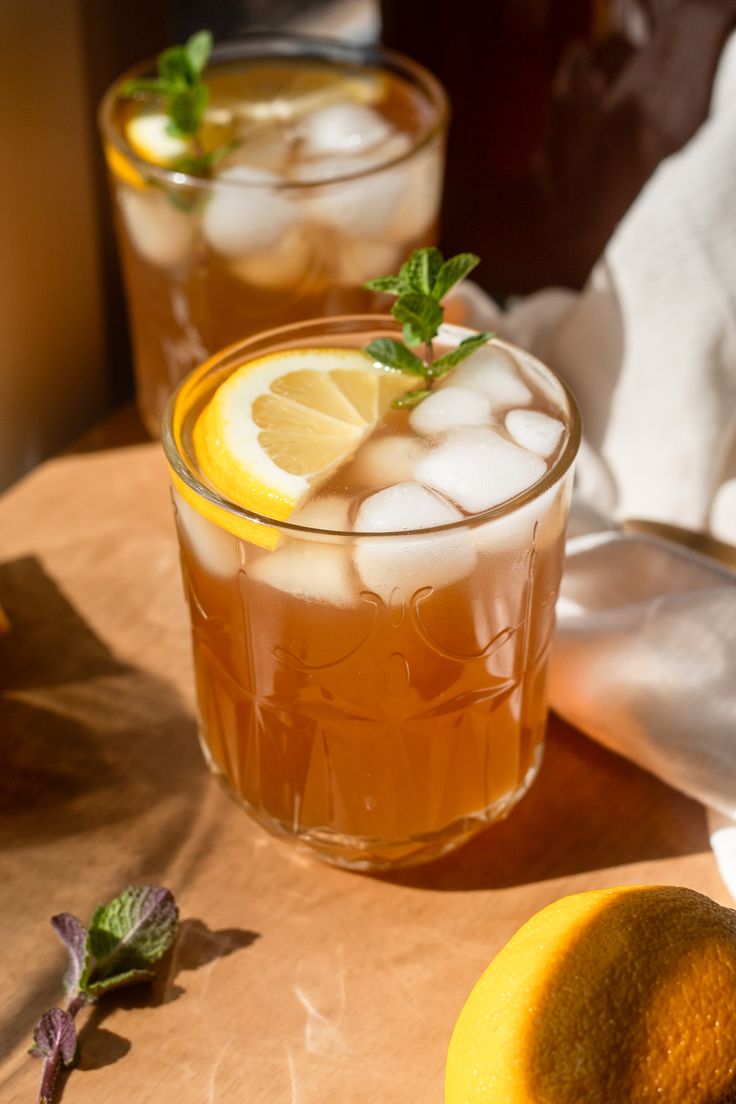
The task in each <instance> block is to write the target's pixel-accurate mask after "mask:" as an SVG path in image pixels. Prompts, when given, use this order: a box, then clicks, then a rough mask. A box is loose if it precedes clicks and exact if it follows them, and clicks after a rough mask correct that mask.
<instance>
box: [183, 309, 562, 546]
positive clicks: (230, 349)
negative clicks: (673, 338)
mask: <svg viewBox="0 0 736 1104" xmlns="http://www.w3.org/2000/svg"><path fill="white" fill-rule="evenodd" d="M330 327H333V330H334V328H335V327H337V328H338V332H342V333H351V332H356V331H358V330H363V329H365V330H370V331H377V330H386V331H390V332H393V333H396V332H399V331H400V330H401V327H400V325H399V324H398V323H397V322H396V321H395V320H394V319H393V318H392V317H391V316H390V315H381V314H355V315H336V316H333V317H331V318H330V317H328V318H318V319H313V320H308V321H305V322H293V323H290V324H289V325H287V326H278V327H276V328H274V329H271V330H264V331H263V332H261V333H259V334H252V335H251V336H249V337H247V338H244V339H242V340H240V341H236V342H233V343H232V344H231V345H228V346H226V347H225V348H224V349H221V350H219V351H218V352H217V353H215V354H213V356H211V357H209V358H208V359H207V360H206V361H204V362H203V363H202V364H200V365H199V366H198V367H197V368H195V369H194V370H193V371H192V372H190V373H189V374H188V375H187V376H185V378H184V379H183V380H182V381H181V382H180V383H179V385H178V386H177V387H176V389H175V390H174V391H173V392H172V394H171V395H170V397H169V400H168V402H167V404H166V410H165V412H164V416H163V422H162V433H161V443H162V445H163V449H164V452H165V454H166V459H167V461H168V463H169V465H170V467H171V469H172V472H173V473H174V474H175V475H176V476H178V477H179V479H181V480H182V481H183V482H184V483H185V484H186V485H187V486H188V487H189V489H190V490H191V491H193V492H194V493H195V494H196V495H199V496H200V497H202V498H204V499H205V500H206V501H208V502H209V503H210V504H211V505H212V506H214V507H215V508H216V509H218V510H222V511H224V512H225V513H226V514H231V515H234V516H235V517H237V518H240V519H242V520H244V521H247V522H251V523H253V524H255V525H258V526H262V527H263V528H271V529H275V530H277V531H278V532H280V533H282V534H284V535H287V536H288V535H290V534H291V535H294V534H298V535H299V536H301V537H303V538H310V537H311V538H312V539H314V538H322V537H327V538H329V539H331V540H333V539H334V538H341V540H340V543H346V539H349V540H350V541H351V542H353V543H354V542H356V541H362V540H364V539H367V540H381V539H383V540H391V539H398V540H400V539H403V540H408V539H416V538H418V537H419V538H421V537H428V536H430V535H432V534H437V533H448V532H453V531H454V530H463V529H468V528H473V527H475V526H476V525H481V524H484V523H486V522H490V521H495V520H497V519H500V518H504V517H508V516H510V515H512V514H515V513H516V512H517V511H518V510H520V509H522V508H523V507H524V506H526V505H527V504H528V503H531V502H534V501H536V500H537V499H539V498H541V497H542V496H543V495H544V494H545V493H546V492H547V491H548V490H550V489H551V488H552V487H553V486H555V484H557V483H559V482H560V480H561V479H562V478H563V477H564V476H565V475H566V473H567V472H568V470H569V469H570V467H571V466H572V464H573V461H574V460H575V457H576V456H577V453H578V449H579V447H580V439H581V421H580V413H579V410H578V407H577V403H576V402H575V398H574V396H573V394H572V392H571V391H570V389H569V388H568V387H567V385H566V384H565V383H564V382H563V380H561V379H560V377H559V376H558V375H557V374H556V373H555V372H553V371H552V369H551V368H548V367H547V365H546V364H544V363H543V362H542V361H541V360H539V358H538V357H535V356H534V355H533V354H532V353H528V352H527V351H526V350H525V349H522V348H521V347H520V346H518V345H514V344H513V343H512V342H509V341H504V340H502V339H501V338H496V337H494V338H492V341H493V344H494V345H496V346H497V347H499V348H501V349H504V350H505V351H507V352H509V353H511V355H512V356H519V355H521V356H522V357H523V358H525V359H526V360H527V361H529V362H531V364H532V366H533V367H534V368H535V370H537V371H541V374H542V375H543V376H544V377H545V378H547V379H548V380H552V381H553V382H554V384H555V385H556V386H557V387H559V389H560V391H561V394H562V396H563V397H564V399H565V401H566V403H567V411H566V413H567V415H568V417H569V427H568V437H567V441H566V442H565V446H564V448H563V450H562V452H561V453H560V455H559V456H558V457H557V459H556V460H555V461H554V463H553V464H552V465H551V467H550V468H548V470H547V471H546V472H545V473H544V475H543V476H542V477H541V478H540V479H538V480H537V481H536V482H535V483H532V485H531V486H530V487H527V488H526V490H524V491H521V492H520V493H519V494H517V495H514V496H512V497H511V498H507V499H504V501H503V502H501V503H499V504H498V505H496V506H492V507H490V508H489V509H487V510H482V511H480V512H479V513H477V514H472V515H468V516H464V517H462V518H459V519H458V520H457V521H451V522H445V523H443V524H442V525H433V526H427V527H425V528H420V529H395V530H390V531H385V532H384V531H377V530H368V531H365V532H363V531H356V530H353V529H328V528H324V527H320V526H316V525H303V524H299V523H297V522H292V521H279V520H277V519H275V518H269V517H268V516H267V515H265V514H259V513H257V512H256V511H254V510H248V509H247V508H246V507H244V506H239V505H238V504H237V503H235V502H232V501H231V500H230V499H228V498H226V497H225V496H224V495H221V494H219V492H218V491H217V490H215V489H214V488H213V487H211V486H209V485H208V484H207V483H204V482H203V481H202V480H201V479H200V478H199V477H198V476H197V475H196V474H195V473H194V472H193V471H192V470H191V468H190V467H189V465H188V464H187V463H186V460H185V458H184V457H183V456H182V455H181V451H180V449H179V446H178V444H177V441H176V436H175V431H174V424H173V423H174V411H175V408H176V404H177V401H178V399H179V397H180V394H181V392H182V391H183V389H184V388H185V387H187V386H190V385H191V383H192V381H193V380H194V379H195V377H197V378H199V377H202V378H204V377H206V376H207V375H208V374H209V373H210V372H212V371H214V370H216V369H217V368H218V367H220V366H222V365H223V364H224V363H225V362H226V361H227V360H229V359H232V358H235V357H237V356H238V355H239V354H240V353H241V351H243V350H247V348H248V346H249V345H253V344H255V343H256V342H257V343H258V344H259V345H260V344H261V343H267V342H269V341H270V340H274V341H275V340H276V339H277V338H280V339H287V340H288V338H289V336H290V335H292V334H293V335H296V334H297V333H298V332H299V331H301V332H302V333H303V332H304V331H305V330H309V331H312V332H313V335H314V336H315V337H316V336H321V335H322V334H324V335H325V337H326V338H329V332H330ZM443 328H444V329H447V328H450V329H452V331H453V333H454V334H461V335H467V336H469V335H471V334H472V333H476V332H477V331H475V330H471V329H469V328H468V327H465V326H456V325H452V324H449V323H445V324H444V326H443ZM265 351H266V350H264V351H263V352H264V353H265ZM246 362H247V358H245V359H244V360H243V363H246ZM212 524H217V523H216V522H214V521H213V522H212Z"/></svg>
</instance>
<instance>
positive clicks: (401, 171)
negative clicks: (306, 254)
mask: <svg viewBox="0 0 736 1104" xmlns="http://www.w3.org/2000/svg"><path fill="white" fill-rule="evenodd" d="M408 144H409V138H408V136H407V135H405V134H397V135H394V137H393V138H391V139H390V140H389V141H388V142H385V143H383V144H381V145H380V146H375V147H374V148H373V149H372V150H369V151H367V153H365V154H364V155H363V156H358V155H354V156H349V157H348V156H346V157H342V158H339V159H338V158H332V159H328V160H323V161H319V162H314V163H312V164H310V163H305V164H303V165H301V166H299V168H298V170H297V171H296V173H295V177H296V179H298V180H301V181H318V180H319V181H321V180H327V181H329V180H330V178H331V177H335V178H339V177H345V176H347V177H351V179H347V180H339V179H335V182H334V183H332V184H331V183H325V184H322V185H320V186H317V185H315V187H314V189H313V190H310V192H309V194H308V195H306V196H305V199H304V203H305V205H306V206H307V209H308V210H309V213H310V215H311V216H312V218H314V219H316V220H317V221H318V222H322V223H324V224H325V225H327V226H332V227H333V228H334V229H336V230H340V231H341V232H342V233H344V234H348V235H349V236H350V237H353V238H374V237H381V236H383V233H384V231H385V229H386V227H387V226H388V224H389V223H390V222H391V220H392V219H393V217H394V215H395V213H396V210H397V209H398V206H399V204H400V202H401V200H402V198H403V196H404V194H405V192H406V188H407V178H406V173H407V170H406V166H404V165H402V164H399V165H393V166H389V167H388V168H385V169H380V168H379V167H378V166H380V165H381V164H383V163H384V162H386V161H393V160H394V159H395V158H397V157H400V156H401V154H402V152H403V151H404V150H406V148H407V146H408Z"/></svg>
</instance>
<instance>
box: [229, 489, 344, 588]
mask: <svg viewBox="0 0 736 1104" xmlns="http://www.w3.org/2000/svg"><path fill="white" fill-rule="evenodd" d="M289 521H293V522H294V524H295V525H305V526H308V527H309V528H313V529H327V530H332V531H335V532H348V531H349V529H350V526H349V523H348V499H346V498H341V497H340V496H339V495H323V496H320V495H317V496H316V497H315V498H310V499H308V500H307V501H306V502H305V503H304V504H303V505H302V506H300V507H299V509H298V510H295V511H294V513H293V514H292V515H291V517H290V518H289ZM348 540H349V538H346V542H347V541H348ZM250 575H251V577H252V578H254V579H257V580H259V581H260V582H262V583H268V585H269V586H272V587H275V588H276V589H277V590H280V591H283V592H284V593H285V594H292V595H294V596H295V597H297V598H303V599H304V600H305V601H309V602H327V603H329V604H330V605H332V606H340V607H346V606H351V605H354V604H356V603H357V600H358V595H357V591H356V589H355V586H354V584H353V583H352V576H351V548H350V545H349V543H340V542H339V541H335V540H333V541H330V539H329V538H328V537H324V538H319V537H315V539H310V538H309V537H308V536H307V535H306V534H305V535H302V534H299V535H297V534H294V535H293V536H287V537H285V538H284V541H283V543H282V544H281V546H280V547H279V548H277V549H276V551H275V552H270V553H267V554H265V555H264V556H262V557H260V558H259V559H257V560H256V561H255V563H254V564H253V565H252V567H251V570H250Z"/></svg>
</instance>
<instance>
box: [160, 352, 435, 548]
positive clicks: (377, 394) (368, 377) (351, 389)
mask: <svg viewBox="0 0 736 1104" xmlns="http://www.w3.org/2000/svg"><path fill="white" fill-rule="evenodd" d="M205 367H206V366H205ZM201 371H202V370H200V372H201ZM415 384H416V378H415V377H412V376H408V375H405V374H402V373H399V372H394V371H391V370H387V369H384V368H382V367H381V366H379V365H377V364H375V363H374V362H372V361H371V360H370V359H369V358H368V357H367V356H366V355H365V354H364V353H362V352H360V351H359V350H355V349H341V348H333V349H298V350H286V351H283V352H277V353H271V354H268V355H266V356H263V357H259V358H257V359H255V360H252V361H250V362H248V363H246V364H244V365H242V366H241V367H240V368H238V369H237V370H236V371H235V372H233V373H232V375H230V376H229V377H228V378H227V379H226V380H225V381H224V382H223V383H222V384H221V385H220V386H219V387H218V388H217V390H216V391H215V393H214V395H213V396H212V398H211V399H210V401H209V403H208V404H207V405H206V406H205V408H204V410H203V411H202V413H201V414H200V415H199V417H198V418H197V421H196V422H195V424H194V428H193V432H192V440H193V444H194V452H195V455H196V457H197V462H198V465H199V468H200V470H201V472H202V474H203V475H204V476H205V478H206V479H207V480H208V481H209V483H210V484H211V486H212V487H213V488H214V489H216V491H217V493H218V494H220V495H221V496H222V497H223V498H226V499H228V500H229V501H231V502H233V503H235V504H237V505H239V506H242V507H243V508H244V509H246V510H250V511H252V512H254V513H257V514H260V515H265V516H266V517H271V518H274V520H276V521H285V520H286V519H287V518H288V517H289V516H290V515H291V513H292V512H293V511H294V509H296V507H297V506H298V505H299V504H300V503H301V502H302V501H303V499H304V498H305V496H306V495H307V493H308V492H309V490H310V488H312V487H313V486H315V485H316V484H318V483H319V482H321V481H322V480H323V479H324V478H325V477H326V476H327V475H328V474H329V473H330V472H331V471H333V470H334V469H335V467H337V466H338V465H339V464H340V463H342V462H343V461H344V460H346V459H347V458H348V457H349V456H350V455H352V453H353V452H354V451H355V449H356V448H357V447H358V446H359V445H360V443H361V442H362V441H363V439H364V438H365V437H366V436H367V435H368V434H369V433H370V431H371V430H372V429H373V427H374V426H375V424H376V422H377V421H378V419H379V418H380V417H381V416H382V415H383V414H384V413H385V411H386V410H387V409H388V407H389V405H390V403H391V401H392V400H393V399H394V398H396V397H397V396H398V395H401V394H403V393H405V392H406V391H407V390H409V389H410V388H411V387H413V386H415ZM203 390H204V385H203V381H202V378H201V375H200V373H197V374H196V375H195V376H194V377H192V379H191V380H190V382H189V384H188V385H187V386H186V387H185V389H184V390H183V391H182V392H181V394H180V396H179V401H178V402H177V412H178V411H179V410H183V411H184V412H186V410H187V409H191V406H192V405H194V403H195V402H196V399H197V397H198V395H201V393H202V392H203ZM183 417H184V415H183V414H181V415H179V416H178V417H175V424H174V433H175V438H176V440H177V444H178V445H179V446H180V447H181V423H182V420H183ZM175 483H176V485H177V488H178V489H179V491H180V493H181V494H183V495H184V497H185V498H186V499H187V501H188V502H190V503H191V504H192V505H193V506H195V507H196V509H198V510H199V511H200V513H203V514H204V515H205V516H207V517H209V519H210V520H211V521H213V522H215V524H218V525H220V526H221V527H223V528H225V529H228V530H229V531H230V532H232V533H234V534H235V535H236V536H239V537H242V538H243V539H245V540H248V541H250V542H251V543H254V544H258V545H259V546H261V547H265V548H274V547H275V546H276V544H277V543H278V539H279V538H278V534H277V531H276V530H275V529H272V528H270V527H268V526H265V525H260V524H258V523H257V522H251V521H248V520H247V519H245V518H239V517H238V516H237V515H234V514H232V513H230V512H229V511H227V510H225V509H223V508H222V507H218V506H216V505H215V504H214V503H211V502H210V501H209V500H207V499H205V498H202V496H200V495H198V494H196V493H195V492H193V491H192V490H191V489H190V488H188V487H187V486H186V485H184V484H183V483H182V481H181V480H176V479H175Z"/></svg>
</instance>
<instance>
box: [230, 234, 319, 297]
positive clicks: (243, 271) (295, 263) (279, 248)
mask: <svg viewBox="0 0 736 1104" xmlns="http://www.w3.org/2000/svg"><path fill="white" fill-rule="evenodd" d="M314 244H315V243H314V240H313V237H312V235H311V234H310V233H309V229H308V228H307V227H306V226H295V227H293V228H292V229H291V230H288V231H287V232H286V234H284V236H283V238H281V240H280V241H277V242H275V243H274V244H273V245H272V246H271V247H270V248H268V249H258V250H255V251H254V252H252V253H245V254H244V255H243V256H242V257H237V258H235V260H233V261H232V262H231V264H230V269H231V271H232V272H233V273H234V274H235V275H236V276H237V277H238V279H239V280H244V281H245V282H246V283H248V284H254V285H255V286H256V287H262V288H268V289H269V290H271V291H278V290H279V289H282V288H283V289H286V288H295V287H296V286H297V284H298V283H299V282H300V281H301V280H303V279H304V277H305V276H306V274H307V273H308V272H309V270H310V268H311V267H312V265H313V263H314V261H315V249H314Z"/></svg>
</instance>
